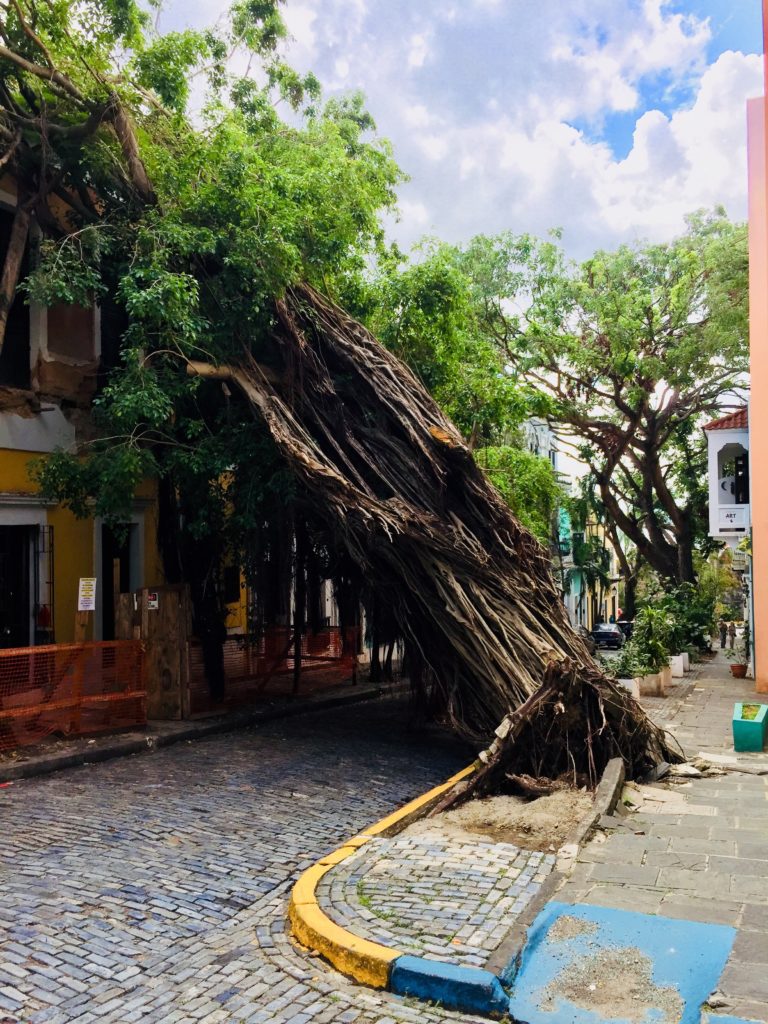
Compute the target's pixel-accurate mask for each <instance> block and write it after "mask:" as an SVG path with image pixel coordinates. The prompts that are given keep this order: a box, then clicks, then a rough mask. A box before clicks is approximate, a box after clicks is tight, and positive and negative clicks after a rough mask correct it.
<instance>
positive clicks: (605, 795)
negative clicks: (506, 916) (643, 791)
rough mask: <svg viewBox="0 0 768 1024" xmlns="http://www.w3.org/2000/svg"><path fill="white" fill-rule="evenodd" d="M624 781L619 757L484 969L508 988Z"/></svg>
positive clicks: (604, 775)
mask: <svg viewBox="0 0 768 1024" xmlns="http://www.w3.org/2000/svg"><path fill="white" fill-rule="evenodd" d="M624 778H625V771H624V762H623V761H622V759H621V758H620V757H614V758H611V760H610V761H609V762H608V764H607V765H606V766H605V771H604V772H603V775H602V778H601V779H600V782H599V783H598V786H597V789H596V790H595V798H594V800H593V802H592V806H591V807H590V809H589V811H588V812H587V814H586V815H585V816H584V817H583V818H582V819H581V821H580V822H579V823H578V824H577V825H576V827H575V828H574V829H573V831H572V832H571V833H570V835H569V836H568V837H567V838H566V840H565V842H564V843H563V844H562V845H561V847H560V850H559V851H558V852H559V854H560V857H559V860H558V865H557V867H556V868H555V870H554V871H553V872H552V873H551V874H550V875H548V876H547V878H545V879H544V881H543V882H542V884H541V888H540V889H539V891H538V892H537V893H536V895H535V896H534V897H533V899H532V900H531V901H530V903H529V904H528V905H527V906H526V907H525V909H524V910H523V911H522V913H520V914H519V915H518V917H517V918H516V919H515V923H514V924H513V925H512V927H511V928H510V930H509V931H508V932H507V934H506V936H505V937H504V939H502V941H501V943H500V944H499V946H498V947H497V948H496V949H495V951H494V952H493V954H492V956H491V957H490V958H489V960H488V962H487V963H486V965H485V969H486V970H487V971H489V972H490V973H491V974H495V975H496V976H497V977H499V978H500V979H501V981H502V982H503V984H504V985H505V986H507V987H509V986H510V985H511V984H512V982H513V981H514V978H515V975H516V974H517V971H518V969H519V967H520V959H521V957H522V953H523V948H524V947H525V943H526V941H527V939H528V930H529V928H530V927H531V925H532V924H533V922H534V921H535V920H536V918H537V917H538V916H539V913H540V912H541V911H542V910H543V909H544V907H545V906H546V904H547V903H549V901H550V900H551V899H552V897H553V896H554V895H555V893H556V892H557V890H558V889H559V888H560V887H561V886H562V885H563V884H564V882H565V881H566V880H567V879H568V876H569V875H570V873H571V869H572V867H573V865H574V864H575V862H576V856H577V855H578V852H579V849H580V848H581V846H582V845H583V844H584V842H585V841H586V840H587V839H588V838H589V836H590V835H591V834H592V832H593V831H594V829H595V826H596V825H597V824H598V822H599V821H600V819H601V818H603V817H605V816H606V815H609V814H611V813H612V812H613V811H614V810H615V808H616V805H617V804H618V802H619V800H620V799H621V791H622V788H623V786H624Z"/></svg>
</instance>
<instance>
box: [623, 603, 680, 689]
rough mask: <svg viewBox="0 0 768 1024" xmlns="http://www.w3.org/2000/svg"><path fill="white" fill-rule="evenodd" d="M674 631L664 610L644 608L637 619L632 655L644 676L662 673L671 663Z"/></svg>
mask: <svg viewBox="0 0 768 1024" xmlns="http://www.w3.org/2000/svg"><path fill="white" fill-rule="evenodd" d="M671 640H672V631H671V626H670V623H669V619H668V616H667V612H666V611H665V610H664V609H663V608H652V607H650V606H648V607H646V608H642V609H641V610H640V611H639V612H638V613H637V616H636V617H635V625H634V629H633V631H632V640H631V647H632V653H633V655H634V657H635V658H636V660H637V663H638V665H639V666H640V671H641V674H642V675H646V674H648V673H652V672H660V671H661V669H662V668H664V666H665V665H667V664H668V663H669V655H670V654H671V653H672V650H671Z"/></svg>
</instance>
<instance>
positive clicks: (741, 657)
mask: <svg viewBox="0 0 768 1024" xmlns="http://www.w3.org/2000/svg"><path fill="white" fill-rule="evenodd" d="M749 655H750V632H749V623H748V622H745V623H744V631H743V632H742V634H741V636H740V637H739V640H738V642H737V644H736V646H735V648H734V650H733V653H732V654H731V659H730V662H729V664H730V668H731V675H732V676H734V677H735V678H736V679H744V677H745V676H746V674H747V666H748V665H749Z"/></svg>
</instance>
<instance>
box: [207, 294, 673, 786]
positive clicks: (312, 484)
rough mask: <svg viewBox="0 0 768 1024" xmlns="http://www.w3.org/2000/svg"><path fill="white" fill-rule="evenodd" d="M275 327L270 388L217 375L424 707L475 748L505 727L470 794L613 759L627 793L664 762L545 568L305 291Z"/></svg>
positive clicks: (350, 329) (411, 390) (420, 397)
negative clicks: (390, 632) (292, 483)
mask: <svg viewBox="0 0 768 1024" xmlns="http://www.w3.org/2000/svg"><path fill="white" fill-rule="evenodd" d="M276 312H277V319H276V324H275V328H274V335H273V339H272V340H273V341H274V343H275V352H274V353H272V354H271V355H272V358H270V360H269V362H270V364H272V363H273V362H275V361H278V360H279V361H281V362H282V367H281V372H280V373H278V374H274V373H271V372H270V373H265V372H264V368H263V367H262V366H261V365H259V364H258V363H256V362H255V361H254V360H253V358H252V357H251V356H250V355H246V356H245V357H244V359H243V362H242V364H241V365H238V366H231V367H228V368H226V370H225V372H226V374H227V375H228V376H229V377H230V378H231V380H232V381H233V382H234V383H236V384H237V385H238V387H239V388H240V389H241V391H242V392H243V394H244V395H245V396H246V397H247V399H248V401H249V402H250V404H251V406H252V408H253V410H254V412H255V414H256V415H258V416H259V417H260V418H261V419H262V420H263V421H264V423H265V424H266V427H267V429H268V430H269V433H270V434H271V436H272V438H273V440H274V442H275V444H276V446H277V448H278V450H279V452H280V454H281V455H282V457H283V459H284V460H285V462H286V464H287V466H288V467H289V468H290V470H291V471H292V473H293V474H294V476H295V478H296V480H297V483H298V484H299V493H300V494H301V495H303V500H304V501H305V503H306V504H307V507H308V508H311V510H312V515H313V517H314V518H315V519H316V520H319V521H321V522H322V523H323V524H324V527H325V529H326V531H327V534H328V542H329V544H330V545H331V546H332V547H335V548H342V549H345V551H346V552H347V554H348V555H349V557H350V558H351V559H352V560H353V561H354V562H355V563H356V564H357V566H358V567H359V568H360V570H361V571H362V573H363V575H364V576H365V579H366V586H367V587H369V588H371V589H372V590H373V591H374V592H375V594H376V596H377V600H380V601H382V602H385V603H386V605H387V607H388V608H390V609H391V613H392V615H393V617H394V619H395V621H396V622H397V624H398V626H399V629H400V631H401V632H402V635H403V636H404V638H405V642H406V647H407V658H408V664H409V671H410V676H411V679H412V682H413V684H414V686H415V687H416V688H417V689H418V690H419V691H420V692H421V694H422V695H424V696H426V697H427V698H428V700H429V703H430V706H431V707H433V708H435V709H437V711H438V712H439V713H440V714H441V715H443V716H444V717H445V718H447V719H448V720H449V721H450V722H451V723H452V724H453V725H454V726H455V727H456V728H457V729H458V730H459V731H460V732H461V733H463V734H464V735H465V736H467V737H469V738H471V739H472V740H474V741H475V742H477V743H479V744H486V743H487V742H488V741H489V740H490V739H491V737H492V736H493V734H494V731H495V730H496V729H497V727H499V723H503V722H505V721H506V722H507V723H509V721H510V720H509V719H508V718H507V716H509V715H510V714H511V715H513V716H514V715H515V713H518V717H519V720H520V721H519V725H520V727H519V729H518V727H517V726H515V728H511V727H510V728H506V731H504V728H505V727H504V726H502V731H503V736H502V737H501V738H497V741H496V745H495V746H494V747H493V748H492V754H491V756H490V760H489V764H488V766H487V768H486V769H485V770H484V771H483V772H482V773H481V775H480V776H479V778H481V779H485V782H478V781H477V780H476V781H475V783H474V785H475V786H480V787H481V786H483V785H486V786H491V787H493V786H498V784H499V780H500V779H501V778H502V777H503V776H504V775H505V774H506V773H510V772H511V773H517V774H521V773H522V774H528V775H547V774H548V775H550V776H551V777H555V776H556V775H558V774H562V773H563V772H564V771H569V772H571V773H572V774H573V776H574V777H584V778H586V779H588V781H589V782H590V783H591V784H594V783H595V782H596V781H597V779H598V777H599V774H600V773H601V771H602V768H603V767H604V765H605V763H607V761H608V760H609V759H610V758H611V757H615V756H617V755H618V756H621V757H623V758H624V760H625V763H626V764H627V769H628V774H629V775H630V776H633V775H637V774H641V773H643V772H644V771H647V770H648V768H650V767H651V766H652V765H653V764H654V763H656V762H657V761H658V760H660V759H661V758H662V757H663V758H666V759H667V760H676V759H677V757H676V755H675V754H674V753H673V752H672V751H670V749H669V747H668V745H667V743H666V740H665V738H664V734H663V733H662V732H661V731H660V730H659V729H658V728H656V727H655V726H654V725H653V724H652V723H651V722H650V721H649V719H648V718H647V716H646V715H645V713H644V712H643V710H642V709H641V708H640V706H639V705H638V704H637V703H636V702H635V701H634V700H633V699H632V697H631V696H630V695H629V694H628V693H626V692H625V691H623V690H621V689H620V688H619V687H618V686H617V685H616V684H615V683H614V682H612V681H611V680H609V679H608V678H606V677H605V675H604V674H603V673H602V672H601V670H600V669H599V668H598V666H597V665H596V664H595V662H594V661H593V660H592V658H591V656H590V655H589V653H588V652H587V650H586V648H585V646H584V644H583V642H582V641H581V639H580V638H579V637H578V636H577V635H576V634H575V632H574V631H573V630H572V629H571V627H570V624H569V622H568V619H567V616H566V613H565V610H564V608H563V604H562V601H561V598H560V594H559V593H558V591H557V589H556V587H555V584H554V581H553V578H552V574H551V563H550V558H549V555H548V553H547V552H546V550H545V549H544V548H543V547H542V546H541V545H540V544H539V543H538V541H537V540H536V539H535V538H534V537H533V536H532V535H531V534H529V533H528V532H527V531H526V530H525V529H524V528H523V527H522V526H521V525H520V524H519V523H518V522H517V520H516V519H515V518H514V516H513V514H512V512H511V511H510V509H509V508H508V506H507V505H506V504H505V503H504V501H503V500H502V499H501V497H500V496H499V494H498V493H497V492H496V490H495V489H494V488H493V487H492V485H491V484H490V483H489V482H488V480H487V479H486V477H485V475H484V474H483V472H482V471H481V470H480V469H479V468H478V466H477V465H476V464H475V462H474V460H473V459H472V456H471V454H470V452H469V450H468V449H467V447H466V445H465V444H464V442H463V440H462V438H461V437H460V435H459V434H458V432H457V431H456V429H455V428H454V427H453V425H452V424H451V423H450V422H449V421H448V420H447V419H446V417H445V416H444V415H443V413H442V412H441V410H440V409H439V408H438V406H437V405H436V403H435V402H434V401H433V400H432V398H431V397H430V396H429V395H428V394H427V393H426V391H425V390H424V388H423V387H422V385H421V384H420V383H419V382H418V381H417V380H416V378H415V377H414V376H413V374H412V373H411V372H410V371H409V370H408V369H407V368H406V367H405V366H404V365H403V364H402V363H400V362H399V360H397V359H396V358H395V357H394V356H392V355H391V354H390V353H389V352H387V351H386V350H385V349H384V348H383V347H382V346H381V345H380V344H379V343H378V342H377V341H376V339H375V338H373V337H372V336H371V335H370V334H369V333H368V332H367V331H366V330H365V328H364V327H362V326H361V325H360V324H359V323H357V322H355V321H354V320H352V319H351V318H350V317H348V316H347V315H346V314H345V313H344V312H343V311H342V310H340V309H339V308H337V307H335V306H333V305H332V304H331V303H330V302H328V301H327V300H326V299H324V298H322V297H321V296H319V295H318V294H317V293H316V292H314V291H313V290H311V289H310V288H308V287H300V288H296V289H294V290H292V291H290V292H289V293H288V295H287V296H286V298H285V300H283V301H281V302H279V303H278V304H277V309H276ZM218 373H221V370H219V371H217V375H218ZM523 709H525V714H523V713H522V712H523ZM532 710H535V712H536V713H535V714H532V713H531V712H532Z"/></svg>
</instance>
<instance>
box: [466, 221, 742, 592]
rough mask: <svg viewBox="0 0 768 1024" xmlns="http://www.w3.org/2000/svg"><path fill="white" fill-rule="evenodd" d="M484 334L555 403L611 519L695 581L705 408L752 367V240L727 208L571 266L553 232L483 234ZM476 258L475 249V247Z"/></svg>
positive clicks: (653, 562) (664, 573)
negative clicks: (675, 231)
mask: <svg viewBox="0 0 768 1024" xmlns="http://www.w3.org/2000/svg"><path fill="white" fill-rule="evenodd" d="M466 252H467V259H468V260H469V259H470V258H471V259H472V260H473V261H474V264H475V266H480V267H481V268H482V269H483V273H482V274H476V276H475V282H476V290H477V296H476V302H475V304H476V307H477V308H482V309H483V311H484V319H485V333H486V336H487V337H488V338H492V339H493V340H494V343H495V344H496V345H497V346H498V347H499V349H500V351H501V352H502V353H503V357H504V359H505V361H506V363H507V365H508V366H510V367H512V368H514V370H515V371H516V373H517V374H518V379H519V380H520V381H525V382H526V383H528V384H529V385H534V386H535V387H537V388H538V389H539V390H540V392H541V393H542V395H544V396H546V398H547V399H548V401H549V403H550V411H551V416H552V418H553V419H554V421H555V422H556V423H557V424H558V425H559V428H560V433H561V436H562V437H563V439H564V441H565V443H569V444H570V445H571V446H572V448H573V449H574V451H575V452H576V453H577V454H578V455H579V456H580V457H581V458H582V459H583V460H584V461H585V462H586V463H587V465H588V466H589V468H590V471H591V474H592V478H593V479H594V482H595V486H596V488H597V491H598V494H599V497H600V500H601V502H602V504H603V505H604V507H605V510H606V514H607V517H608V518H609V520H610V521H611V522H612V523H613V524H615V526H616V528H618V529H619V530H620V531H621V532H622V533H623V534H624V535H625V536H626V537H627V538H628V539H629V540H630V541H631V543H632V544H633V545H634V547H635V548H636V550H637V552H638V553H639V555H640V557H641V558H642V559H643V560H644V561H645V562H647V564H648V565H649V566H651V567H652V568H653V569H654V570H655V571H656V572H657V573H659V575H660V576H661V577H663V578H665V579H667V580H671V581H676V582H684V581H691V580H693V579H694V578H695V570H694V560H693V552H694V548H695V544H696V540H697V537H700V536H701V535H702V532H703V531H702V527H701V524H702V522H703V519H702V503H701V492H700V483H697V481H696V479H695V476H696V473H697V472H699V469H700V462H699V465H698V466H697V464H696V461H697V458H698V454H697V453H698V452H699V451H700V449H699V448H698V447H697V443H695V442H694V440H693V436H694V434H695V431H696V425H697V423H699V422H700V420H701V419H702V417H703V416H705V415H711V414H714V413H716V411H717V410H718V408H719V406H720V405H721V403H722V402H723V400H724V398H725V396H728V395H731V394H733V391H734V389H736V388H738V387H743V385H744V380H745V373H746V371H747V368H748V345H747V247H746V231H745V228H744V227H743V226H742V225H735V224H732V223H730V222H729V221H728V220H727V219H726V218H725V216H724V214H723V211H721V210H717V211H715V212H713V213H711V214H703V213H700V214H696V215H693V216H691V217H690V218H689V221H688V230H687V231H686V232H685V234H684V235H682V236H681V237H680V238H677V239H675V240H674V241H672V242H669V243H665V244H659V245H642V246H640V245H638V246H622V247H621V248H619V249H618V250H616V251H615V252H612V253H608V252H598V253H596V254H595V255H594V256H593V257H592V258H591V259H589V260H587V261H585V262H584V263H582V264H581V265H578V266H577V265H575V264H571V263H568V262H567V261H566V260H565V258H564V256H563V254H562V252H561V250H560V248H559V247H558V245H557V243H556V241H554V240H550V241H547V242H541V241H537V240H535V239H532V238H530V237H528V236H522V237H515V236H511V235H504V236H500V237H499V238H497V239H477V240H475V241H474V242H473V243H472V244H471V245H470V246H469V247H468V249H467V251H466ZM478 254H480V256H478Z"/></svg>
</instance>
